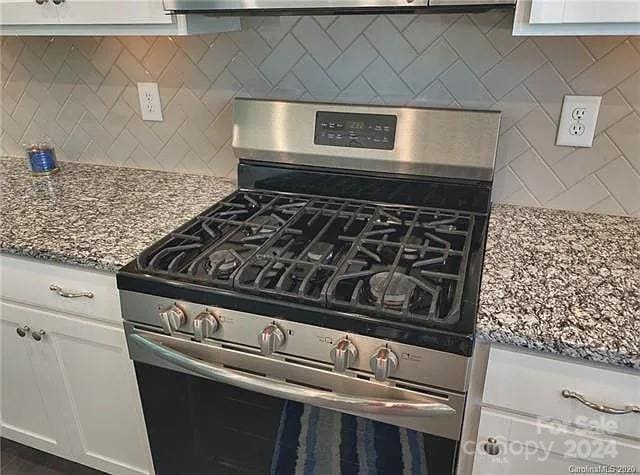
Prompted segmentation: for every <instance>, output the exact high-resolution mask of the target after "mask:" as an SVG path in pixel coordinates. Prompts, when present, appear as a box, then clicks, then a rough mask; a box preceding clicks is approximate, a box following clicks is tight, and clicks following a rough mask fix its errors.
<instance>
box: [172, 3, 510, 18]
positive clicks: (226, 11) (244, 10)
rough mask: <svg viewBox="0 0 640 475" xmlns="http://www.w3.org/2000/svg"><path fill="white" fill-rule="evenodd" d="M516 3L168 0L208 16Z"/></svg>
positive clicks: (177, 9)
mask: <svg viewBox="0 0 640 475" xmlns="http://www.w3.org/2000/svg"><path fill="white" fill-rule="evenodd" d="M515 3H516V0H164V8H165V10H168V11H170V12H172V13H205V14H208V15H234V16H238V15H287V14H292V15H293V14H295V15H323V14H325V15H326V14H328V15H331V14H341V15H345V14H359V13H360V14H372V13H405V14H406V13H443V12H483V11H487V10H492V9H495V8H513V7H514V6H515Z"/></svg>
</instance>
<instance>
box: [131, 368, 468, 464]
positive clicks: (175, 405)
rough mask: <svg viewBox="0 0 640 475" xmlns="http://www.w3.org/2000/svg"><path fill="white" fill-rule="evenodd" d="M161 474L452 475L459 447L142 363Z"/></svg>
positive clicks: (147, 416)
mask: <svg viewBox="0 0 640 475" xmlns="http://www.w3.org/2000/svg"><path fill="white" fill-rule="evenodd" d="M135 366H136V374H137V376H138V384H139V387H140V394H141V398H142V405H143V409H144V414H145V420H146V424H147V431H148V435H149V441H150V445H151V452H152V456H153V461H154V466H155V470H156V473H157V474H159V475H164V474H196V473H202V474H205V473H207V474H215V475H219V474H220V475H222V474H243V475H246V474H277V475H293V474H298V473H300V474H309V475H314V474H318V475H325V474H336V475H337V474H344V475H347V474H363V475H364V474H366V475H375V474H381V475H382V474H385V475H387V474H389V475H393V474H426V473H431V474H439V475H440V474H443V475H444V474H451V473H453V470H454V466H455V458H456V450H457V445H458V444H457V442H455V441H452V440H449V439H445V438H442V437H436V436H432V435H429V434H423V433H420V432H416V431H413V430H410V429H405V428H400V427H397V426H393V425H389V424H385V423H382V422H376V421H372V420H370V419H365V418H362V417H356V416H352V415H349V414H343V413H339V412H336V411H331V410H327V409H322V408H318V407H315V406H310V405H307V404H301V403H297V402H292V401H285V400H282V399H278V398H273V397H270V396H265V395H262V394H257V393H253V392H249V391H245V390H242V389H238V388H234V387H231V386H227V385H224V384H219V383H215V382H212V381H209V380H206V379H203V378H199V377H196V376H189V375H186V374H183V373H177V372H174V371H169V370H166V369H163V368H158V367H155V366H149V365H146V364H143V363H136V364H135Z"/></svg>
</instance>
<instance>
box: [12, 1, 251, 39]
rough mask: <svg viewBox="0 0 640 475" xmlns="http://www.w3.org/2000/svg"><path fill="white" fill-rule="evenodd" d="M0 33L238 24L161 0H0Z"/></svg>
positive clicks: (211, 29)
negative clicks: (171, 10)
mask: <svg viewBox="0 0 640 475" xmlns="http://www.w3.org/2000/svg"><path fill="white" fill-rule="evenodd" d="M0 27H1V30H0V34H4V35H10V34H18V35H47V36H52V35H111V34H113V35H135V34H141V35H186V34H200V33H217V32H221V31H234V30H239V29H240V21H239V20H238V19H237V18H214V17H206V16H203V15H173V14H168V13H167V12H166V11H165V9H164V6H163V3H162V0H0Z"/></svg>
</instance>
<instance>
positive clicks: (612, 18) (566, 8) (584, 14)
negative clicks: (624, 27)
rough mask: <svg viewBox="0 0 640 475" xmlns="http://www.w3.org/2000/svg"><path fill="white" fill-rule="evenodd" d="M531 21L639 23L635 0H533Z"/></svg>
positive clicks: (639, 4) (639, 10)
mask: <svg viewBox="0 0 640 475" xmlns="http://www.w3.org/2000/svg"><path fill="white" fill-rule="evenodd" d="M529 22H530V23H638V22H640V2H638V1H635V0H596V1H582V2H580V1H576V0H532V2H531V16H530V18H529Z"/></svg>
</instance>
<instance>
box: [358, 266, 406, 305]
mask: <svg viewBox="0 0 640 475" xmlns="http://www.w3.org/2000/svg"><path fill="white" fill-rule="evenodd" d="M388 278H389V272H379V273H377V274H374V275H372V276H371V278H370V279H369V290H370V292H371V295H372V297H373V298H374V299H375V300H376V301H378V300H379V299H380V297H382V292H384V286H385V283H386V282H387V279H388ZM415 288H416V284H414V283H413V282H411V280H410V279H409V277H407V276H406V275H404V274H399V273H394V274H393V276H392V277H391V282H390V283H389V288H388V289H387V292H386V293H385V295H384V298H383V301H382V304H383V305H384V306H385V307H395V308H399V307H402V304H404V302H405V300H406V299H407V298H408V297H411V295H412V294H413V291H414V290H415Z"/></svg>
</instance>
